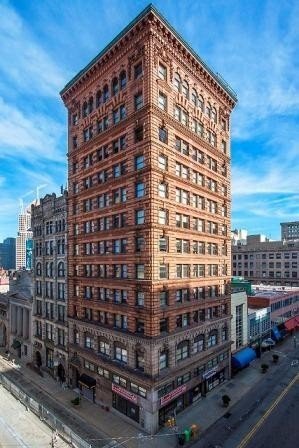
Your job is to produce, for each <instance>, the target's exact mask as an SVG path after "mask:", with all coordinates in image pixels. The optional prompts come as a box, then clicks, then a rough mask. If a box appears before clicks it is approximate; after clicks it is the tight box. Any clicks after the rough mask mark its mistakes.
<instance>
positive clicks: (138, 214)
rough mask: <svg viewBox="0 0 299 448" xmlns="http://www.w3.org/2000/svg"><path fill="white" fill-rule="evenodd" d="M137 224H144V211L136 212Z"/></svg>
mask: <svg viewBox="0 0 299 448" xmlns="http://www.w3.org/2000/svg"><path fill="white" fill-rule="evenodd" d="M135 223H136V224H137V225H140V224H144V210H143V209H140V210H136V211H135Z"/></svg>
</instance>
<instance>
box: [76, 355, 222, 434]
mask: <svg viewBox="0 0 299 448" xmlns="http://www.w3.org/2000/svg"><path fill="white" fill-rule="evenodd" d="M216 360H218V357H217V358H215V364H214V365H213V366H209V368H205V367H200V370H199V371H198V372H197V375H196V376H195V374H193V373H192V374H191V372H188V375H187V374H185V375H182V376H180V378H185V379H184V381H186V382H185V384H180V385H179V386H178V377H175V378H173V379H171V380H170V381H168V382H167V384H166V386H162V387H160V388H158V387H157V386H156V387H146V386H145V385H141V384H140V383H138V379H137V378H133V376H131V377H130V376H126V372H125V371H124V370H123V371H122V372H123V373H122V374H121V373H120V372H116V371H115V370H114V369H113V370H112V367H111V366H109V367H110V369H109V370H108V367H107V369H106V368H103V367H100V366H98V365H96V364H95V363H93V362H90V361H87V360H84V359H82V358H81V359H80V357H76V358H75V357H74V358H72V359H71V363H72V364H71V365H70V368H69V372H70V385H71V387H72V388H73V389H74V390H76V391H77V393H80V395H81V397H84V398H85V399H87V400H89V401H91V402H93V403H95V404H97V405H99V406H101V407H102V408H105V409H106V410H107V411H112V412H115V413H118V415H120V416H122V417H123V418H125V419H128V421H129V422H130V423H132V424H134V425H136V426H138V427H139V428H142V429H143V430H145V431H146V432H148V433H150V434H154V433H156V432H157V431H158V430H159V428H160V427H161V426H163V425H165V423H166V422H167V421H168V420H169V418H171V417H175V416H176V415H177V414H179V413H180V412H181V411H183V410H184V409H186V408H187V407H188V406H191V405H193V404H195V403H196V402H198V401H199V400H200V399H201V398H202V397H205V396H206V395H207V394H208V393H209V392H210V391H211V390H212V389H214V388H215V387H217V386H218V385H219V384H221V383H222V382H223V381H224V380H225V379H229V377H230V368H229V358H228V352H227V357H225V358H224V359H222V358H221V362H220V363H218V364H216ZM209 362H211V361H209ZM189 374H190V375H189ZM127 375H128V374H127ZM164 383H165V381H164Z"/></svg>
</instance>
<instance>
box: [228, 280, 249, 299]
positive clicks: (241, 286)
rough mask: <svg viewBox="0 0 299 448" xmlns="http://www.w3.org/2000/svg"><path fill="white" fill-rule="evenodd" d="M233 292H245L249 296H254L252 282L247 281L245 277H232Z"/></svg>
mask: <svg viewBox="0 0 299 448" xmlns="http://www.w3.org/2000/svg"><path fill="white" fill-rule="evenodd" d="M231 290H232V292H238V291H245V292H246V294H247V295H248V296H250V295H251V294H252V285H251V282H250V281H248V280H245V279H244V278H243V277H232V282H231Z"/></svg>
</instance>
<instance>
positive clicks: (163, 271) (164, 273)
mask: <svg viewBox="0 0 299 448" xmlns="http://www.w3.org/2000/svg"><path fill="white" fill-rule="evenodd" d="M159 278H168V264H163V263H160V266H159Z"/></svg>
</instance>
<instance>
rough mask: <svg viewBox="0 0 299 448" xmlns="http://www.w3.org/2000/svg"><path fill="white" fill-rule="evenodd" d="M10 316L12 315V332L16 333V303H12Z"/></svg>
mask: <svg viewBox="0 0 299 448" xmlns="http://www.w3.org/2000/svg"><path fill="white" fill-rule="evenodd" d="M10 316H11V321H10V325H11V327H10V328H11V333H12V334H14V333H15V331H16V307H15V306H14V305H11V311H10Z"/></svg>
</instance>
